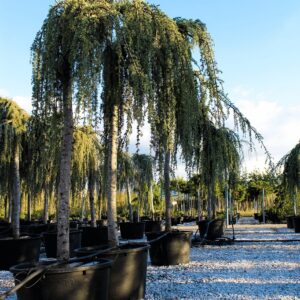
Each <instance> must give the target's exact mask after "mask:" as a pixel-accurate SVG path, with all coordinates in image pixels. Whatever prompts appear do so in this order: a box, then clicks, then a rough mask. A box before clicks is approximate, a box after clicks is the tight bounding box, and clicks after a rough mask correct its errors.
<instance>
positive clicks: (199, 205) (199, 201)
mask: <svg viewBox="0 0 300 300" xmlns="http://www.w3.org/2000/svg"><path fill="white" fill-rule="evenodd" d="M197 202H198V221H201V219H202V203H201V195H200V188H198V190H197Z"/></svg>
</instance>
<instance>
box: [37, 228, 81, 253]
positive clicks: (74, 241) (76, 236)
mask: <svg viewBox="0 0 300 300" xmlns="http://www.w3.org/2000/svg"><path fill="white" fill-rule="evenodd" d="M43 237H44V244H45V251H46V255H47V257H48V258H49V257H54V258H55V257H56V251H57V232H44V233H43ZM69 241H70V244H69V245H70V257H73V256H75V252H74V250H75V249H77V248H80V247H81V231H80V230H71V231H70V235H69Z"/></svg>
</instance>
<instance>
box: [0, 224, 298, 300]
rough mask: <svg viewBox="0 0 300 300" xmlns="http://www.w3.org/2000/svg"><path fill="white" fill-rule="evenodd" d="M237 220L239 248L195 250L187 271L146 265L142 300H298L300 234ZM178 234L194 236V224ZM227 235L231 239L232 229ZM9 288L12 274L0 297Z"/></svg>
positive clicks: (1, 282) (3, 278) (3, 276)
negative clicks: (186, 233) (144, 293)
mask: <svg viewBox="0 0 300 300" xmlns="http://www.w3.org/2000/svg"><path fill="white" fill-rule="evenodd" d="M241 220H242V222H241V224H237V225H235V238H236V240H238V241H239V242H236V243H234V244H232V245H223V246H213V245H209V246H208V245H206V246H202V247H193V248H192V249H191V256H190V263H189V264H185V265H178V266H162V267H156V266H151V265H150V263H149V266H148V269H147V283H146V299H147V300H154V299H155V300H157V299H164V300H179V299H189V300H193V299H205V300H210V299H228V300H229V299H230V300H232V299H236V300H246V299H247V300H252V299H253V300H254V299H255V300H256V299H261V300H267V299H274V300H275V299H278V300H279V299H280V300H292V299H299V300H300V242H299V241H294V242H293V241H292V242H290V241H288V242H287V241H286V240H300V234H299V233H298V234H296V233H294V231H293V230H292V229H287V228H286V225H285V224H279V225H272V224H266V225H259V224H254V225H252V224H251V222H252V220H253V219H249V221H248V222H247V219H245V218H243V219H241ZM253 223H254V222H253ZM178 228H179V229H185V230H193V231H194V232H196V230H197V226H195V223H188V224H184V225H183V226H178ZM225 235H226V236H227V237H232V230H231V228H229V229H228V230H226V234H225ZM251 240H255V242H251ZM259 240H263V241H264V242H259ZM278 240H279V241H278ZM13 286H14V281H13V277H12V275H11V273H10V272H7V271H5V272H0V293H2V292H4V291H6V290H8V289H10V288H12V287H13ZM7 299H8V300H15V299H16V296H15V295H13V296H11V297H9V298H7Z"/></svg>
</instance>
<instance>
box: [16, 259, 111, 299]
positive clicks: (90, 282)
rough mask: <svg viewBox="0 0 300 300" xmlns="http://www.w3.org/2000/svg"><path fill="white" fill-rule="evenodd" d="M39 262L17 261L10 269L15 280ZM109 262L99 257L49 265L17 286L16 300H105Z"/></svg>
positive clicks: (33, 269)
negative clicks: (18, 288) (44, 271)
mask: <svg viewBox="0 0 300 300" xmlns="http://www.w3.org/2000/svg"><path fill="white" fill-rule="evenodd" d="M45 264H49V262H48V263H43V265H45ZM43 265H42V264H35V265H33V264H20V265H17V266H14V267H12V268H11V269H10V271H11V272H12V273H13V274H14V277H15V281H16V283H18V282H19V281H20V280H23V279H24V278H25V277H26V276H27V274H29V273H30V272H34V271H35V270H37V268H39V267H41V266H43ZM111 265H112V261H110V260H105V259H99V260H97V261H92V262H89V263H84V264H83V263H72V264H67V265H63V266H56V267H51V268H50V269H48V270H47V271H46V273H44V274H43V275H38V276H37V277H36V278H34V279H32V280H31V281H30V282H29V283H28V284H27V285H26V286H24V287H23V288H21V289H20V290H19V291H18V292H17V296H18V300H53V299H55V300H75V299H76V300H108V299H109V298H108V287H109V278H110V268H111Z"/></svg>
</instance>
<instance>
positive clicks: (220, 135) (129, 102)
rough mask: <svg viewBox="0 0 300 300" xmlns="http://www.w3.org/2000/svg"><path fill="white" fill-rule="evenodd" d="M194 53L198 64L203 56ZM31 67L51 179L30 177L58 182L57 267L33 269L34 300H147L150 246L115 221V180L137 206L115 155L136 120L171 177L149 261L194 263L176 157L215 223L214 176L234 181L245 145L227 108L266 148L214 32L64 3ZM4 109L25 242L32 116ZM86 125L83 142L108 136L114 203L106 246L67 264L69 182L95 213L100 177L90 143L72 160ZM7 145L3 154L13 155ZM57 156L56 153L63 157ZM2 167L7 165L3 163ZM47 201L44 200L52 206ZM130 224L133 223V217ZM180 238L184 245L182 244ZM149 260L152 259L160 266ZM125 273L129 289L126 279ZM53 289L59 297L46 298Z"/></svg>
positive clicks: (140, 5) (114, 8)
mask: <svg viewBox="0 0 300 300" xmlns="http://www.w3.org/2000/svg"><path fill="white" fill-rule="evenodd" d="M195 50H196V51H195ZM196 52H197V53H198V55H196V56H195V53H196ZM32 62H33V77H32V82H33V98H32V101H33V117H34V121H33V122H32V123H31V125H30V126H31V128H30V130H32V132H35V133H36V135H35V137H36V139H33V141H34V144H35V146H36V147H38V146H42V147H41V148H39V151H40V152H39V153H38V154H37V153H34V155H37V159H38V160H40V161H42V163H43V164H45V168H43V170H44V171H43V173H39V169H38V168H36V173H35V174H34V175H35V176H36V178H42V185H43V187H44V188H45V191H46V193H45V195H47V192H48V191H49V189H50V186H49V185H50V182H51V181H53V180H55V181H57V195H56V196H57V234H56V236H57V251H56V254H57V260H58V263H57V264H56V265H51V266H50V265H46V266H45V265H43V264H39V265H37V266H35V268H39V270H40V269H42V270H46V269H47V272H46V271H45V272H44V274H43V277H42V278H41V280H40V282H39V284H38V285H36V286H35V290H32V292H33V293H37V294H33V295H31V296H30V297H31V298H30V299H35V298H34V297H36V299H49V297H50V298H51V299H54V298H56V299H106V298H107V297H108V298H109V299H128V298H132V299H141V298H143V297H144V294H145V275H146V269H147V250H148V247H149V246H148V245H138V246H137V245H120V244H119V236H118V231H117V222H116V221H117V205H116V203H117V202H116V194H117V187H118V179H119V182H121V181H122V180H123V181H124V184H125V185H126V187H127V193H128V207H129V211H130V209H131V208H130V189H129V188H128V183H127V179H128V177H130V176H131V174H130V168H129V169H126V168H125V167H124V165H123V166H121V168H122V170H123V171H124V173H123V174H122V172H119V176H120V178H118V152H119V151H120V150H121V149H122V148H123V147H125V146H126V145H128V137H129V135H130V133H131V131H132V126H133V124H134V123H133V122H134V121H136V122H137V129H138V130H137V132H138V137H137V138H138V141H139V138H140V136H141V131H140V128H141V127H142V126H143V124H144V122H145V120H146V117H147V121H148V122H149V124H150V128H151V141H150V143H151V148H152V150H153V152H154V154H155V161H156V164H157V167H158V170H159V172H160V174H161V177H162V178H163V184H164V194H165V200H166V201H165V203H166V204H165V231H166V232H164V233H159V234H158V235H155V236H149V240H150V243H152V247H153V248H152V249H153V252H155V251H156V252H157V253H158V254H159V255H161V256H163V255H165V254H166V255H168V258H166V260H167V264H168V263H170V264H172V263H178V262H181V261H180V260H178V252H183V253H185V254H186V256H185V257H189V247H190V233H180V232H176V231H175V232H172V231H171V193H170V173H171V169H172V166H173V164H175V163H176V159H177V154H178V151H179V150H180V152H181V157H182V159H183V161H184V162H185V164H186V167H187V170H188V171H191V170H193V169H194V170H196V171H197V172H199V173H201V174H202V181H203V182H204V183H205V185H206V186H207V188H208V194H209V200H208V202H209V212H210V215H209V217H210V218H213V217H215V207H214V201H213V200H212V199H213V196H214V195H213V191H214V184H215V182H216V180H217V179H218V180H220V181H225V182H226V183H228V184H230V182H231V180H233V179H232V177H234V176H235V172H236V170H237V169H238V166H239V162H240V155H239V152H240V150H241V142H240V139H239V136H238V135H237V134H236V133H235V132H233V131H231V130H229V129H227V128H225V127H224V123H225V120H226V119H227V117H228V115H227V114H226V112H225V111H226V110H230V111H232V113H233V115H234V119H235V121H236V127H237V128H240V130H241V132H242V133H243V134H247V133H249V137H250V144H252V140H251V133H254V135H255V137H256V138H257V139H258V140H259V141H260V142H261V143H262V138H261V136H260V135H259V134H258V132H257V131H256V130H255V129H254V128H253V127H252V126H251V124H250V122H249V121H248V120H247V119H246V118H245V117H244V116H243V115H242V114H241V112H240V111H239V110H238V108H237V107H235V106H234V104H233V103H232V102H230V101H229V99H228V98H227V97H226V95H225V94H224V92H223V89H222V84H221V80H220V79H219V77H218V70H217V67H216V62H215V59H214V56H213V49H212V41H211V38H210V36H209V33H208V32H207V29H206V26H205V25H204V24H203V23H202V22H200V21H199V20H186V19H182V18H176V19H171V18H169V17H168V16H166V15H165V14H164V13H163V12H162V11H161V10H159V9H158V7H156V6H152V5H149V4H147V3H145V2H143V1H141V0H133V1H129V0H128V1H120V2H119V1H118V2H113V1H108V0H99V1H94V0H64V1H60V2H57V3H56V4H55V5H53V6H52V7H51V8H50V11H49V14H48V16H47V18H46V19H45V21H44V24H43V26H42V28H41V30H40V31H39V32H38V34H37V35H36V38H35V40H34V43H33V45H32ZM1 101H2V100H1ZM8 102H9V101H6V100H3V109H2V107H1V132H0V137H1V139H4V140H5V143H3V144H1V145H5V147H7V145H9V146H10V148H9V149H10V150H9V151H11V152H9V153H10V155H11V156H10V157H11V160H10V161H9V162H7V163H9V164H11V163H12V171H13V172H14V175H15V176H14V178H15V179H16V180H15V181H14V182H13V189H12V190H13V197H12V198H13V199H14V201H13V202H14V205H13V206H12V207H13V212H14V213H13V219H12V221H13V222H12V223H13V232H14V238H18V236H19V211H20V207H19V203H20V182H19V179H18V176H17V174H18V172H19V159H20V149H19V145H20V144H19V143H20V139H21V137H22V133H23V132H24V127H25V126H26V124H27V118H28V117H27V116H25V115H26V114H25V113H24V112H23V111H22V110H20V109H16V110H17V111H18V114H19V117H17V119H18V122H19V123H17V124H15V123H14V121H13V119H14V118H13V117H12V120H10V118H9V115H8V114H7V112H8V110H7V105H8V106H9V105H13V104H12V103H9V104H7V103H8ZM83 124H85V125H86V124H88V126H86V127H84V128H85V129H84V130H81V132H79V133H78V134H79V135H80V134H83V133H86V132H87V131H89V130H91V135H94V132H99V131H102V133H101V138H102V143H101V144H102V145H103V146H102V147H103V149H102V151H101V152H102V153H103V154H102V155H103V156H104V160H103V161H104V162H105V163H104V167H103V169H104V172H103V174H104V182H105V184H104V186H103V187H102V188H103V191H105V195H106V201H107V217H108V244H109V248H105V249H100V250H99V249H97V250H95V249H93V250H92V252H90V253H89V255H88V257H87V256H85V258H81V259H75V260H73V259H70V239H69V236H70V224H69V219H70V205H69V203H70V193H71V186H72V185H71V181H72V176H73V175H74V174H75V178H73V180H75V182H76V185H78V186H81V187H82V184H83V183H82V182H81V181H80V178H78V177H77V176H76V174H79V173H82V172H83V173H85V172H86V174H87V176H88V179H89V180H88V186H89V188H88V189H89V193H90V200H91V205H90V206H91V207H93V201H94V199H93V195H94V193H93V191H94V189H95V188H96V186H97V181H98V179H97V178H98V177H99V174H98V173H97V165H98V157H97V155H96V153H98V148H97V147H95V149H94V150H93V151H92V152H91V153H90V152H89V150H87V144H88V143H89V141H83V143H82V145H78V148H76V152H73V151H74V147H73V143H74V136H76V135H75V134H74V130H75V128H76V126H81V125H83ZM48 139H49V140H51V143H49V144H47V143H46V141H47V140H48ZM49 145H51V146H49ZM262 146H263V144H262ZM5 147H3V148H4V149H3V152H1V157H2V156H3V155H2V154H3V153H6V152H5V151H7V148H5ZM56 147H57V149H59V151H56ZM263 147H264V146H263ZM1 151H2V149H1ZM57 153H59V156H56V154H57ZM72 153H73V155H75V156H77V155H88V156H90V159H89V160H88V161H89V163H88V165H85V166H83V165H75V166H74V170H76V171H74V173H73V174H71V170H72ZM4 155H5V154H4ZM139 158H141V156H139ZM56 159H57V160H58V163H57V164H55V165H56V166H58V170H57V172H56V173H55V172H54V174H56V177H55V178H52V177H51V175H50V174H53V172H52V171H53V166H54V161H55V160H56ZM3 161H4V162H5V160H3ZM119 162H120V161H119ZM124 164H126V158H124ZM137 164H138V165H140V166H141V170H142V166H148V167H150V162H149V161H147V159H144V158H143V159H141V161H137ZM151 164H152V163H151ZM2 166H4V167H5V166H6V165H5V164H2V160H1V168H2ZM119 168H120V164H119ZM57 174H58V176H57ZM148 174H149V173H146V172H143V171H142V172H141V173H140V175H139V177H138V179H137V180H139V181H140V184H141V186H142V184H143V182H145V181H146V182H150V181H151V179H152V178H145V176H146V175H148ZM29 175H31V174H29ZM73 177H74V176H73ZM76 185H75V186H76ZM199 187H200V184H199ZM31 188H34V187H29V190H30V189H31ZM141 193H142V190H141ZM46 199H47V196H46V197H45V207H46V203H47V200H46ZM129 215H130V217H131V215H132V214H131V213H130V214H129ZM45 218H46V216H45ZM94 223H95V217H94V216H93V215H92V224H94ZM178 236H180V237H181V238H180V239H179V240H178V239H177V237H178ZM161 240H162V241H170V243H165V244H164V247H165V248H164V249H163V252H161V247H160V246H158V243H159V241H161ZM182 243H183V244H182ZM156 245H157V247H156ZM182 245H184V246H182ZM155 249H156V250H155ZM153 252H152V253H153ZM85 255H86V254H85ZM137 256H138V257H137ZM153 257H154V256H153ZM153 257H151V258H152V262H154V263H156V264H161V263H160V262H155V259H154V258H153ZM99 258H100V260H99ZM107 258H108V260H105V259H107ZM187 261H188V259H187V260H185V261H183V262H187ZM134 262H136V263H135V264H134ZM133 266H135V267H133ZM31 268H32V265H29V266H28V265H25V266H24V265H23V266H19V267H17V268H15V269H14V272H15V273H16V274H19V272H20V270H22V271H25V270H28V269H31ZM110 268H111V271H110V272H111V277H110V276H109V269H110ZM129 270H130V272H131V274H132V275H131V280H130V279H129V277H128V275H126V274H128V272H129ZM112 274H115V275H114V276H112ZM102 276H105V278H104V277H102ZM109 278H110V280H111V283H110V284H109ZM137 278H140V281H138V282H139V283H138V284H134V282H137ZM17 279H18V280H19V279H20V278H17ZM99 282H102V284H99ZM109 287H110V288H109ZM29 290H30V289H29ZM45 290H46V291H47V292H45ZM49 291H51V296H49V294H48V296H47V295H46V294H47V293H49ZM23 292H24V289H23ZM27 292H28V290H27ZM21 293H22V292H20V294H19V296H20V297H22V296H21ZM26 297H27V298H26ZM38 297H39V298H38ZM47 297H48V298H47ZM24 299H28V296H25V298H24Z"/></svg>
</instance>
